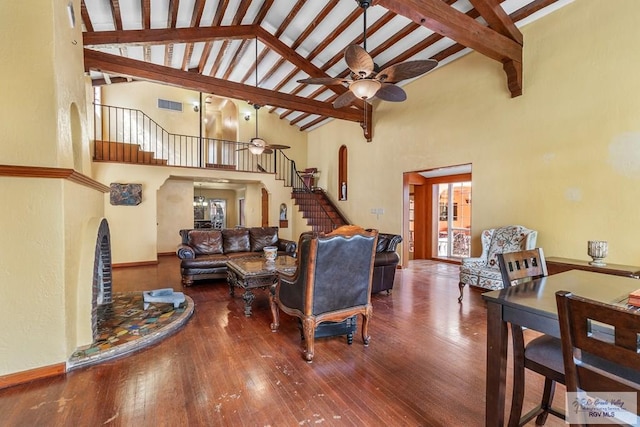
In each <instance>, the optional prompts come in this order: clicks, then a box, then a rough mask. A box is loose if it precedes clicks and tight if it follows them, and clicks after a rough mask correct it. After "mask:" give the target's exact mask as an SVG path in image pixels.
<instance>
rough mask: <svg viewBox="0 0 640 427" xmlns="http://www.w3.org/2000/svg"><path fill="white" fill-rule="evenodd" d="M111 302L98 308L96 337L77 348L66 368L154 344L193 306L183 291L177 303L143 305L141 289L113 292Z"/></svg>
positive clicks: (182, 321) (181, 322)
mask: <svg viewBox="0 0 640 427" xmlns="http://www.w3.org/2000/svg"><path fill="white" fill-rule="evenodd" d="M112 298H113V303H111V304H105V305H102V306H100V307H99V308H98V313H97V317H98V319H97V328H98V334H97V335H98V337H97V338H96V340H95V341H94V342H93V343H91V344H89V345H87V346H83V347H80V348H78V349H77V350H76V351H75V352H74V353H73V354H72V355H71V357H70V358H69V361H68V362H67V370H71V369H75V368H78V367H82V366H88V365H92V364H96V363H100V362H104V361H105V360H111V359H114V358H116V357H121V356H124V355H127V354H130V353H132V352H134V351H138V350H140V349H143V348H145V347H148V346H150V345H153V344H155V343H157V342H159V341H161V340H163V339H164V338H166V337H167V336H169V335H171V334H173V333H174V332H176V331H177V330H178V329H180V328H181V327H182V326H183V325H184V324H186V323H187V321H188V320H189V318H190V317H191V315H192V314H193V310H194V303H193V300H192V299H191V298H190V297H189V296H186V295H185V301H184V302H183V303H182V304H180V306H179V307H177V308H174V306H173V304H165V303H152V304H150V305H149V307H148V309H146V310H145V309H144V308H143V306H144V301H143V296H142V292H124V293H114V294H113V296H112Z"/></svg>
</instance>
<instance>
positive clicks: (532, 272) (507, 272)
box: [498, 248, 548, 287]
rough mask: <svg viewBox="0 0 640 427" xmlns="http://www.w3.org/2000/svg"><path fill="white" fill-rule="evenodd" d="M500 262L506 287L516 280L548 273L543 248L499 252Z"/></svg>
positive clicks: (542, 275) (534, 277)
mask: <svg viewBox="0 0 640 427" xmlns="http://www.w3.org/2000/svg"><path fill="white" fill-rule="evenodd" d="M498 263H499V264H500V273H501V274H502V281H503V282H504V285H505V287H507V286H510V285H511V283H512V282H513V281H514V280H520V279H524V278H526V277H529V278H532V279H536V278H538V277H544V276H547V275H548V272H547V263H546V261H545V259H544V252H543V250H542V248H535V249H529V250H524V251H519V252H508V253H502V254H498Z"/></svg>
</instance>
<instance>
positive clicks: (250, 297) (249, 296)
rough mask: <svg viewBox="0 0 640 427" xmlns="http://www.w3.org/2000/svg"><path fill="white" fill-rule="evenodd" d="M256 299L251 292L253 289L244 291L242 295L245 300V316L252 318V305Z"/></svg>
mask: <svg viewBox="0 0 640 427" xmlns="http://www.w3.org/2000/svg"><path fill="white" fill-rule="evenodd" d="M255 298H256V296H255V295H253V292H251V289H246V290H245V291H244V295H242V299H243V300H244V315H245V316H247V317H249V316H251V303H252V302H253V300H254V299H255Z"/></svg>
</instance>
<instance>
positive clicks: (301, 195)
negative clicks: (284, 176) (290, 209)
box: [291, 188, 349, 233]
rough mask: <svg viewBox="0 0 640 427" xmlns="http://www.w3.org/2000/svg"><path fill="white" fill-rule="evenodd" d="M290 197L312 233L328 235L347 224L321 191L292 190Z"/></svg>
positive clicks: (317, 189)
mask: <svg viewBox="0 0 640 427" xmlns="http://www.w3.org/2000/svg"><path fill="white" fill-rule="evenodd" d="M291 196H292V198H293V199H294V200H295V204H296V205H297V206H298V209H299V210H300V211H301V212H302V217H303V218H306V219H307V225H310V226H311V229H312V230H313V231H317V232H324V233H328V232H331V231H333V230H334V229H336V228H338V227H340V226H342V225H347V224H349V222H348V221H347V220H346V219H345V218H344V216H342V214H341V213H340V212H339V211H338V209H337V208H336V207H335V205H334V204H333V203H332V202H331V200H330V199H329V198H328V197H327V194H326V193H325V192H324V190H322V189H319V188H316V189H314V190H311V191H296V190H294V191H293V192H292V193H291Z"/></svg>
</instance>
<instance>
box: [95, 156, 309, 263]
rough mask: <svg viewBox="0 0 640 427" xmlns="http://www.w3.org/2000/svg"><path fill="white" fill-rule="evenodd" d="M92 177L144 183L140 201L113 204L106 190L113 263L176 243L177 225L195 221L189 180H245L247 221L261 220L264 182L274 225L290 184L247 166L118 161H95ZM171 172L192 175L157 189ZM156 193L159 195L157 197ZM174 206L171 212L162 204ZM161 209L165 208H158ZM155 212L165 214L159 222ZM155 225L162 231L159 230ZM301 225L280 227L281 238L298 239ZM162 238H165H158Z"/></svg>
mask: <svg viewBox="0 0 640 427" xmlns="http://www.w3.org/2000/svg"><path fill="white" fill-rule="evenodd" d="M93 170H94V178H95V179H96V180H98V181H100V182H102V183H104V184H105V185H109V184H110V183H112V182H117V183H136V184H142V203H141V204H139V205H138V206H113V205H111V204H110V202H109V195H108V194H107V195H105V196H104V197H105V217H106V218H107V219H108V221H109V227H110V229H111V252H112V260H113V263H114V264H127V263H138V262H149V261H156V260H157V254H158V252H171V251H174V250H175V249H176V246H177V245H178V243H180V237H179V234H178V232H179V230H180V229H182V228H192V226H193V181H194V180H195V181H198V180H202V179H207V178H209V179H213V178H227V179H228V178H238V177H241V178H242V179H243V180H246V181H247V189H246V192H245V203H246V204H245V209H246V225H247V226H249V227H252V226H260V224H261V218H262V216H261V201H262V193H261V189H262V188H263V187H265V188H267V191H268V192H269V194H270V203H269V219H270V225H278V215H279V207H280V203H290V202H291V188H288V187H284V186H283V185H282V181H278V180H276V179H275V176H274V175H269V174H262V173H248V172H242V173H240V172H224V171H218V170H207V169H192V168H177V167H175V168H171V167H157V166H141V165H134V164H120V163H95V164H94V165H93ZM169 177H172V178H173V179H175V180H190V182H189V181H187V182H188V184H186V185H180V184H178V187H177V189H174V190H172V191H159V190H160V189H161V187H162V186H163V185H164V184H165V182H167V179H169ZM159 197H160V198H161V199H159ZM167 209H172V210H173V212H172V213H171V215H168V214H167V212H166V210H167ZM159 212H163V213H161V214H159ZM158 218H162V219H163V223H162V225H160V224H159V221H158ZM159 227H161V229H162V232H161V233H159ZM302 231H304V229H303V230H298V229H296V228H294V227H293V226H291V225H290V228H287V229H282V230H281V232H280V233H279V234H280V236H281V237H283V238H285V239H291V238H292V236H295V237H294V239H297V236H298V235H299V234H300V233H301V232H302ZM159 236H160V239H164V240H158V239H159Z"/></svg>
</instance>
